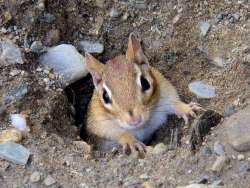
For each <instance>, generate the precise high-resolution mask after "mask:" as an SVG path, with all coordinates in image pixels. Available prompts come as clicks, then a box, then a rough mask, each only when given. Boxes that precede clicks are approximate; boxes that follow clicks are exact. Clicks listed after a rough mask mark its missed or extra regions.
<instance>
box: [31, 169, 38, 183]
mask: <svg viewBox="0 0 250 188" xmlns="http://www.w3.org/2000/svg"><path fill="white" fill-rule="evenodd" d="M40 179H41V174H40V173H39V172H37V171H36V172H33V173H32V174H31V176H30V181H31V182H32V183H36V182H39V181H40Z"/></svg>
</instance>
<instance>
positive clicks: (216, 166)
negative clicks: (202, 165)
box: [211, 155, 227, 173]
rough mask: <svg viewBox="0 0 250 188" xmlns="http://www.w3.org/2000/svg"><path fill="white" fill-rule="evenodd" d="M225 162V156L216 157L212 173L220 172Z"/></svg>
mask: <svg viewBox="0 0 250 188" xmlns="http://www.w3.org/2000/svg"><path fill="white" fill-rule="evenodd" d="M226 162H227V157H226V156H224V155H222V156H218V157H217V158H216V161H215V162H214V164H213V166H212V168H211V170H212V171H213V172H218V173H219V172H221V170H222V169H223V167H224V166H225V164H226Z"/></svg>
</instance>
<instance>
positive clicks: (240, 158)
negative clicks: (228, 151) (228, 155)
mask: <svg viewBox="0 0 250 188" xmlns="http://www.w3.org/2000/svg"><path fill="white" fill-rule="evenodd" d="M237 159H238V160H239V161H243V160H245V156H244V155H243V154H239V155H238V156H237Z"/></svg>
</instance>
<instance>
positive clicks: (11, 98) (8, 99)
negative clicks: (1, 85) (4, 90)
mask: <svg viewBox="0 0 250 188" xmlns="http://www.w3.org/2000/svg"><path fill="white" fill-rule="evenodd" d="M27 93H28V84H26V83H20V84H19V85H17V86H15V87H14V88H12V89H11V90H10V91H9V92H8V94H7V95H6V96H5V97H4V103H5V104H10V103H13V102H16V101H20V100H22V99H23V98H24V97H25V95H26V94H27Z"/></svg>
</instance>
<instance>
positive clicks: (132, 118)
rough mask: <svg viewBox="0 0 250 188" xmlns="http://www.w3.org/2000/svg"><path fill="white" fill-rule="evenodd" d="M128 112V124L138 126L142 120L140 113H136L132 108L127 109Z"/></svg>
mask: <svg viewBox="0 0 250 188" xmlns="http://www.w3.org/2000/svg"><path fill="white" fill-rule="evenodd" d="M128 114H129V120H128V124H129V125H131V126H135V127H138V126H140V125H141V123H142V120H143V119H142V116H141V114H136V113H135V112H133V111H132V110H129V111H128Z"/></svg>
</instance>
